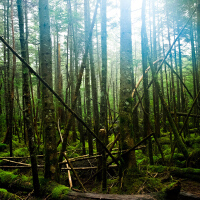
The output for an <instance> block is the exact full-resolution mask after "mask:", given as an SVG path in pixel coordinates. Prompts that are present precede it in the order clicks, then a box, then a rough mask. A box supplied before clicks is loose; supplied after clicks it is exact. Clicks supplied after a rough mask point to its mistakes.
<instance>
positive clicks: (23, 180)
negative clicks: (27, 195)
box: [0, 169, 33, 192]
mask: <svg viewBox="0 0 200 200" xmlns="http://www.w3.org/2000/svg"><path fill="white" fill-rule="evenodd" d="M0 185H1V187H4V188H12V189H17V190H24V191H29V192H31V191H32V190H33V185H32V181H31V178H29V177H26V176H24V175H16V174H15V173H13V172H9V171H3V170H1V169H0Z"/></svg>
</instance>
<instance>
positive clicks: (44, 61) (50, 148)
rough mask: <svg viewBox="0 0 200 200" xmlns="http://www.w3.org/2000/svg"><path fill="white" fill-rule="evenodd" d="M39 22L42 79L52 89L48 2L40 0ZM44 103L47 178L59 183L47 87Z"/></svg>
mask: <svg viewBox="0 0 200 200" xmlns="http://www.w3.org/2000/svg"><path fill="white" fill-rule="evenodd" d="M39 22H40V55H41V72H42V77H43V79H44V80H45V81H46V82H47V83H48V84H49V85H50V87H52V51H51V50H52V45H51V35H50V19H49V3H48V0H39ZM42 103H43V120H44V139H45V141H44V143H45V178H49V179H52V180H56V181H58V180H59V177H58V161H57V144H56V132H55V115H54V104H53V94H52V93H51V92H50V91H49V90H48V89H47V88H46V87H45V86H43V87H42Z"/></svg>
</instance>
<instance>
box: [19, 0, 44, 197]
mask: <svg viewBox="0 0 200 200" xmlns="http://www.w3.org/2000/svg"><path fill="white" fill-rule="evenodd" d="M17 10H18V18H19V30H20V44H21V54H22V57H23V58H24V60H26V59H27V52H26V43H25V38H24V19H23V8H22V1H21V0H17ZM22 72H23V75H22V77H23V97H24V108H25V110H24V116H25V124H26V128H27V132H28V140H29V152H30V157H31V168H32V174H33V186H34V191H35V194H36V195H39V193H40V184H39V179H38V171H37V159H36V147H35V137H34V131H33V118H32V108H31V98H30V89H29V80H28V79H29V72H28V69H27V68H26V66H25V64H24V63H22Z"/></svg>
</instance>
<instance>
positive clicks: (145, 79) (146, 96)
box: [141, 0, 153, 165]
mask: <svg viewBox="0 0 200 200" xmlns="http://www.w3.org/2000/svg"><path fill="white" fill-rule="evenodd" d="M145 10H146V0H143V4H142V30H141V43H142V69H143V88H144V111H145V112H144V121H143V123H144V137H146V136H147V135H149V134H150V123H149V91H148V74H147V73H145V71H146V69H147V56H148V52H147V49H148V47H147V45H148V40H147V33H146V22H145V20H146V19H145ZM148 143H149V144H148V147H149V148H148V150H149V159H150V164H151V165H153V153H152V143H151V138H150V139H149V141H148Z"/></svg>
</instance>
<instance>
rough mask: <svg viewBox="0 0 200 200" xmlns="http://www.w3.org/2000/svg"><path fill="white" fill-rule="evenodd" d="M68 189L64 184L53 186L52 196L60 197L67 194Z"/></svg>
mask: <svg viewBox="0 0 200 200" xmlns="http://www.w3.org/2000/svg"><path fill="white" fill-rule="evenodd" d="M69 191H70V189H69V188H68V187H66V186H64V185H59V186H57V187H55V188H54V189H53V191H52V198H62V197H63V196H66V195H68V193H69Z"/></svg>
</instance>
